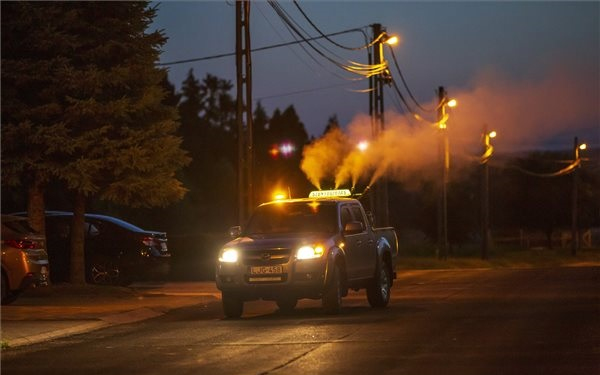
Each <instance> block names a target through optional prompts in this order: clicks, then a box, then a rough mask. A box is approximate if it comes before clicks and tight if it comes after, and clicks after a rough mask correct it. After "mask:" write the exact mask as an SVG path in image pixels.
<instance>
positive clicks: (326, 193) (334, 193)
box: [308, 189, 352, 198]
mask: <svg viewBox="0 0 600 375" xmlns="http://www.w3.org/2000/svg"><path fill="white" fill-rule="evenodd" d="M350 196H352V193H351V192H350V190H348V189H336V190H315V191H311V192H310V194H309V195H308V197H309V198H332V197H350Z"/></svg>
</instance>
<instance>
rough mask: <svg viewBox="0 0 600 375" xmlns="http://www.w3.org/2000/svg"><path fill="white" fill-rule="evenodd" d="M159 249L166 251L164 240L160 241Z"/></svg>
mask: <svg viewBox="0 0 600 375" xmlns="http://www.w3.org/2000/svg"><path fill="white" fill-rule="evenodd" d="M160 249H161V250H162V251H167V244H166V242H161V243H160Z"/></svg>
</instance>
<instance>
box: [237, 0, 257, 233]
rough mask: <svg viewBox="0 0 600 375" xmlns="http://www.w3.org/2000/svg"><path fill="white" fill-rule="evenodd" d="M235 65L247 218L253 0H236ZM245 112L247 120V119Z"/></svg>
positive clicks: (241, 196) (242, 211) (242, 213)
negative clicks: (251, 8)
mask: <svg viewBox="0 0 600 375" xmlns="http://www.w3.org/2000/svg"><path fill="white" fill-rule="evenodd" d="M235 21H236V22H235V31H236V39H235V65H236V73H237V74H236V86H237V110H236V123H237V130H238V218H239V223H240V224H242V223H244V222H245V221H246V219H247V218H248V216H249V215H250V212H251V211H252V208H253V196H254V192H253V184H252V179H253V172H252V169H253V168H252V167H253V164H254V151H253V139H252V60H251V49H250V0H238V1H236V2H235ZM244 115H245V121H244Z"/></svg>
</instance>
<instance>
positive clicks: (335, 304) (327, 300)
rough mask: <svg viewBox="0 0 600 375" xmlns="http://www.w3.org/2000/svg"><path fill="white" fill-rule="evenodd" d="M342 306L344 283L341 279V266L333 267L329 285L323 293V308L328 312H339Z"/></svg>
mask: <svg viewBox="0 0 600 375" xmlns="http://www.w3.org/2000/svg"><path fill="white" fill-rule="evenodd" d="M341 308H342V283H341V280H340V267H339V266H337V265H336V266H334V267H333V275H332V277H331V281H330V283H329V285H328V286H327V287H326V288H325V293H323V310H325V313H326V314H339V312H340V310H341Z"/></svg>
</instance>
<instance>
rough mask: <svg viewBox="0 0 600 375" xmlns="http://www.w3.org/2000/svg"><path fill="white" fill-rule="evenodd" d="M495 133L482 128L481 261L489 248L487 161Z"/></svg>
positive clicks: (488, 180)
mask: <svg viewBox="0 0 600 375" xmlns="http://www.w3.org/2000/svg"><path fill="white" fill-rule="evenodd" d="M496 135H497V133H496V132H495V131H494V130H492V131H490V132H488V130H487V125H484V126H483V136H482V142H483V155H482V156H481V160H480V163H481V259H487V258H488V250H489V246H490V175H489V167H488V161H489V160H490V158H491V157H492V154H493V153H494V147H493V146H492V143H491V140H492V138H495V137H496Z"/></svg>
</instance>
